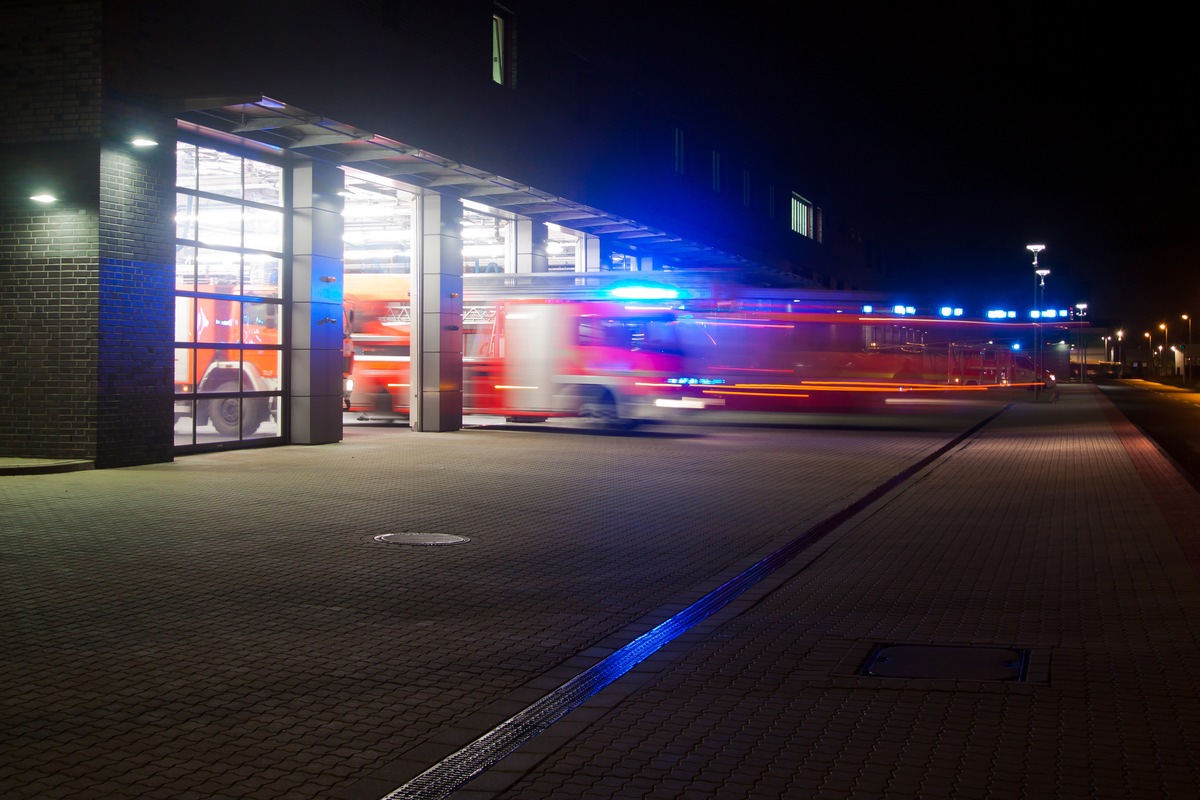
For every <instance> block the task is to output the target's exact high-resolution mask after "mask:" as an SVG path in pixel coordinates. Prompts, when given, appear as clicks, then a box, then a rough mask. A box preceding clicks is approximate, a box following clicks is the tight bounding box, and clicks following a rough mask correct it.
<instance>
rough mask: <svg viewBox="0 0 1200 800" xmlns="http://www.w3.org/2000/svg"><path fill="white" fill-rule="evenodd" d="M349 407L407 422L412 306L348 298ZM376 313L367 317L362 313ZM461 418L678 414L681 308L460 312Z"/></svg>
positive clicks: (365, 415) (507, 305)
mask: <svg viewBox="0 0 1200 800" xmlns="http://www.w3.org/2000/svg"><path fill="white" fill-rule="evenodd" d="M347 288H348V291H347V297H349V298H350V300H349V301H348V304H352V307H351V305H348V309H350V310H348V312H347V313H348V316H350V314H351V313H352V315H353V320H354V323H353V325H352V327H351V332H350V341H351V347H352V349H353V359H352V366H351V373H350V375H349V377H348V379H347V391H346V402H345V406H346V408H347V410H348V411H351V412H355V413H357V414H358V416H359V418H360V419H386V418H405V417H407V416H408V413H409V407H410V405H409V404H410V398H411V387H410V380H409V375H410V358H411V355H410V352H409V347H410V344H411V340H410V337H409V319H408V304H407V303H406V302H398V301H388V302H386V303H384V305H383V306H382V308H386V313H384V314H382V315H381V314H380V308H381V307H380V306H370V304H369V303H364V302H363V296H362V295H356V296H353V297H352V296H351V294H350V292H349V286H348V287H347ZM368 307H369V308H370V313H366V314H364V310H365V309H367V308H368ZM463 350H464V357H463V411H464V413H467V414H487V415H496V416H503V417H505V418H507V419H508V420H510V421H514V422H542V421H545V420H547V419H549V418H552V417H579V418H583V419H587V420H590V421H592V422H594V423H596V424H598V425H602V426H604V427H608V428H628V427H632V426H634V425H637V424H638V423H640V422H645V421H653V420H663V419H668V418H671V417H672V416H674V414H676V413H677V411H676V409H678V408H681V407H692V408H695V407H700V406H702V405H703V404H704V402H705V401H704V399H702V398H692V399H685V398H684V397H683V392H682V388H681V386H680V384H679V383H678V382H674V381H673V380H672V379H674V378H675V377H676V376H678V375H680V374H682V372H683V370H684V366H685V357H684V352H683V344H682V341H681V337H680V323H679V320H678V317H677V314H676V312H675V311H673V310H671V309H669V308H665V307H653V306H646V305H642V304H635V303H625V302H621V301H614V300H560V299H509V300H499V301H495V302H494V303H491V304H488V305H486V306H471V305H468V306H467V307H465V308H464V311H463Z"/></svg>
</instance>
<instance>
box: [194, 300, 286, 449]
mask: <svg viewBox="0 0 1200 800" xmlns="http://www.w3.org/2000/svg"><path fill="white" fill-rule="evenodd" d="M188 302H189V303H194V304H195V305H194V314H192V315H190V317H189V315H187V314H176V324H177V325H180V326H186V325H188V324H189V319H191V320H194V324H195V326H196V337H195V338H196V340H197V344H196V345H195V346H193V347H189V348H186V349H182V350H178V351H177V353H176V358H175V394H176V401H175V421H176V422H179V420H180V419H182V418H183V417H189V416H192V415H193V414H194V415H195V417H196V420H195V423H196V427H198V428H199V427H201V426H203V425H207V424H208V423H210V422H211V423H212V426H213V427H214V428H215V429H216V431H217V432H218V433H220V434H221V435H222V436H238V435H239V432H240V435H241V436H243V437H247V436H252V435H253V434H254V433H255V432H256V431H257V430H258V429H259V427H260V426H261V425H262V424H263V423H264V422H266V421H267V420H268V419H271V418H277V415H278V397H277V396H276V394H271V395H267V394H266V393H268V392H269V393H277V392H278V391H279V386H280V383H279V375H280V360H281V358H282V351H281V349H280V347H279V319H278V312H279V306H278V305H277V304H273V303H263V302H255V301H254V298H252V297H245V298H242V299H231V298H215V297H197V298H194V299H192V300H189V301H188ZM190 339H191V336H190V332H189V331H177V333H176V340H177V341H189V340H190ZM222 345H225V346H224V347H222ZM254 345H262V347H255V346H254ZM249 393H262V394H258V395H257V396H255V395H254V394H249ZM184 395H190V396H192V397H191V398H189V399H183V396H184Z"/></svg>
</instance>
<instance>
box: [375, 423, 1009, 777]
mask: <svg viewBox="0 0 1200 800" xmlns="http://www.w3.org/2000/svg"><path fill="white" fill-rule="evenodd" d="M1007 408H1008V406H1005V409H1001V410H1000V411H997V412H996V413H994V414H992V415H990V416H988V417H987V418H986V419H984V420H983V421H982V422H979V423H978V424H976V425H975V426H973V427H972V428H971V429H970V430H968V431H966V432H965V433H962V434H960V435H959V436H957V437H955V438H954V439H953V440H951V441H949V442H947V443H946V444H944V445H942V446H941V447H939V448H938V449H937V450H935V451H934V452H932V453H930V454H929V455H927V456H925V457H924V458H922V459H921V460H920V461H918V462H917V463H915V464H913V465H911V466H909V467H908V468H906V469H904V470H903V471H902V472H899V473H897V474H896V475H894V476H893V477H892V478H890V479H889V480H887V481H885V482H884V483H881V484H880V485H879V486H876V487H875V488H874V489H872V490H871V491H870V492H868V493H867V494H865V495H864V496H862V497H861V498H859V499H858V500H857V501H855V502H854V503H852V504H851V505H849V506H847V507H845V508H843V509H842V510H840V511H838V512H836V513H834V514H832V515H831V516H829V517H827V518H825V519H824V520H822V521H821V522H819V523H817V524H816V525H814V526H813V527H811V528H809V529H808V530H807V531H805V532H804V533H802V534H800V535H799V536H797V537H796V538H795V539H792V540H791V541H790V542H788V543H787V544H786V545H784V546H783V547H781V548H779V549H778V550H776V551H775V552H773V553H771V554H770V555H768V556H767V557H765V558H763V559H762V560H760V561H758V562H757V563H755V564H754V565H753V566H751V567H749V568H748V569H746V570H745V571H743V572H742V573H740V574H739V575H737V576H736V577H734V578H732V579H730V580H728V581H726V582H725V583H723V584H722V585H720V586H718V587H717V588H716V589H714V590H713V591H711V592H709V593H708V594H706V595H705V596H704V597H702V598H700V599H699V600H697V601H696V602H695V603H693V604H691V605H690V606H688V607H687V608H685V609H683V610H682V611H680V612H679V613H678V614H675V615H674V616H672V617H671V618H670V619H667V620H666V621H664V622H662V623H660V624H659V625H657V626H655V627H654V628H652V629H651V630H649V631H647V632H646V633H643V634H642V635H641V636H638V637H637V638H636V639H634V640H633V641H631V642H629V643H628V644H626V645H625V646H623V647H621V648H620V649H619V650H617V651H615V652H613V653H612V654H611V655H609V656H607V657H606V658H604V659H603V660H602V661H600V662H599V663H597V664H595V665H594V666H592V667H590V668H588V669H587V670H585V671H583V672H581V673H580V674H579V675H576V676H575V677H574V678H571V679H570V680H568V681H567V682H566V683H564V684H563V685H562V686H560V687H559V688H557V689H555V690H553V691H551V692H550V693H548V694H547V695H545V696H544V697H542V698H541V699H539V700H537V701H535V702H534V703H532V704H531V705H530V706H528V707H527V708H525V709H523V710H521V711H520V712H518V713H517V714H516V715H514V716H512V717H510V718H509V719H508V720H506V721H505V722H503V723H501V724H500V725H498V726H496V727H495V728H493V729H492V730H490V731H488V732H487V733H485V734H484V735H483V736H480V737H479V738H478V739H476V740H475V741H473V742H471V743H470V744H468V745H467V746H465V747H463V748H462V749H460V750H459V751H457V752H456V753H454V754H453V755H451V756H449V757H448V758H446V759H443V760H442V761H440V762H438V763H437V764H435V765H434V766H432V767H431V768H429V769H428V770H426V771H425V772H422V773H421V774H420V775H418V776H416V777H415V778H413V779H412V780H411V781H409V782H408V783H406V784H404V785H403V786H401V787H400V788H398V789H396V790H395V791H393V792H391V793H389V794H388V795H386V796H385V797H384V798H382V800H442V798H446V797H448V796H449V795H450V794H451V793H453V792H454V791H455V790H457V789H458V788H459V787H461V786H462V785H463V784H465V783H467V782H468V781H470V780H471V779H472V778H474V777H475V776H477V775H479V774H480V773H482V772H483V771H485V770H486V769H488V768H489V767H491V766H492V765H493V764H495V763H496V762H498V761H500V760H501V759H503V758H504V757H505V756H508V755H510V754H512V753H513V752H515V751H516V750H517V749H518V748H519V747H521V745H523V744H525V743H526V742H528V741H529V740H530V739H532V738H533V737H535V736H537V735H538V734H539V733H541V732H542V731H544V730H545V729H546V728H548V727H550V726H551V725H553V724H554V723H555V722H557V721H558V720H560V719H562V718H563V717H565V716H566V715H567V714H569V713H570V712H571V711H572V710H574V709H575V708H577V707H578V706H580V705H581V704H583V703H584V702H586V701H587V700H588V699H589V698H591V697H592V696H594V695H595V694H597V693H598V692H600V691H601V690H602V689H604V688H605V687H606V686H608V685H609V684H611V683H612V682H613V681H615V680H617V679H618V678H620V677H621V676H622V675H624V674H626V673H627V672H629V671H630V670H632V669H633V668H634V667H636V666H637V665H638V664H640V663H641V662H643V661H645V660H646V659H647V658H649V657H650V656H651V655H653V654H654V653H655V652H656V651H657V650H659V649H660V648H661V647H663V646H664V645H666V644H668V643H670V642H671V641H673V640H674V639H677V638H678V637H679V636H681V635H682V634H684V633H686V632H687V631H688V630H689V629H690V628H693V627H695V626H696V625H697V624H699V623H700V622H703V621H704V620H705V619H707V618H708V617H710V616H712V615H713V614H715V613H716V612H718V611H720V610H721V609H722V608H724V607H725V606H727V605H729V603H730V602H732V601H733V600H734V599H736V598H737V597H738V596H739V595H741V594H742V593H743V592H745V591H746V590H747V589H749V588H750V587H751V586H753V585H754V584H756V583H758V582H759V581H760V580H762V579H763V578H765V577H767V576H768V575H770V574H771V573H772V572H774V571H775V570H777V569H779V568H780V567H782V566H783V565H785V564H786V563H787V562H789V561H791V560H792V559H793V558H794V557H795V556H796V555H798V554H799V553H801V552H803V551H804V550H805V549H807V548H808V547H810V546H811V545H813V544H815V543H816V542H818V541H819V540H821V539H822V538H824V537H825V536H827V535H828V534H829V533H831V532H833V531H834V530H836V529H837V528H838V527H839V526H840V525H842V524H843V523H844V522H846V521H847V520H849V519H850V518H851V517H853V516H854V515H855V514H858V513H859V512H860V511H862V510H864V509H865V508H867V507H868V506H869V505H871V504H872V503H874V502H876V501H877V500H879V499H880V498H882V497H883V496H884V495H885V494H887V493H888V492H890V491H891V490H892V489H894V488H896V487H897V486H899V485H900V484H902V483H903V482H904V481H906V480H908V479H909V478H910V477H912V476H913V475H915V474H916V473H917V472H919V471H920V470H922V469H924V468H925V467H926V466H928V465H929V464H931V463H933V462H934V461H935V460H937V459H938V458H940V457H941V456H942V455H943V454H944V453H946V452H947V451H949V450H951V449H952V448H954V447H957V446H958V445H959V443H961V442H963V441H964V440H966V439H967V438H969V437H971V436H973V435H974V434H975V433H976V432H977V431H979V430H980V429H982V428H983V427H985V426H986V425H987V424H988V423H990V422H991V421H992V420H994V419H995V418H996V417H998V416H999V415H1000V414H1001V413H1003V411H1004V410H1006V409H1007Z"/></svg>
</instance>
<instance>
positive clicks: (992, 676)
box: [859, 644, 1029, 681]
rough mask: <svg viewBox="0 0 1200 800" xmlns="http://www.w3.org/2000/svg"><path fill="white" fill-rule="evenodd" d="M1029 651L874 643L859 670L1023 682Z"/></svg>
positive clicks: (874, 673)
mask: <svg viewBox="0 0 1200 800" xmlns="http://www.w3.org/2000/svg"><path fill="white" fill-rule="evenodd" d="M1028 666H1029V651H1028V650H1016V649H1010V648H1006V647H957V646H953V645H908V644H881V645H876V646H875V647H874V648H873V649H872V650H871V654H870V655H869V656H867V660H866V663H864V664H863V666H862V669H861V670H859V674H860V675H866V676H868V677H874V678H929V679H939V678H941V679H946V678H949V679H951V680H974V681H1023V680H1024V679H1025V673H1026V669H1027V668H1028Z"/></svg>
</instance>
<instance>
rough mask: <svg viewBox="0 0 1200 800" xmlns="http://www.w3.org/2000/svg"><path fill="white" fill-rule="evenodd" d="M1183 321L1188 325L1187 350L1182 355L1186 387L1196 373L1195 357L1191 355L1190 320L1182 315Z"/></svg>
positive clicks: (1185, 315)
mask: <svg viewBox="0 0 1200 800" xmlns="http://www.w3.org/2000/svg"><path fill="white" fill-rule="evenodd" d="M1183 319H1184V320H1186V321H1187V324H1188V349H1187V352H1186V353H1184V354H1183V377H1184V380H1186V381H1187V384H1188V386H1191V385H1192V376H1193V373H1194V372H1195V371H1196V361H1195V357H1194V356H1193V355H1192V318H1191V317H1190V316H1188V315H1187V314H1184V315H1183Z"/></svg>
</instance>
